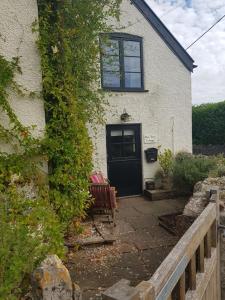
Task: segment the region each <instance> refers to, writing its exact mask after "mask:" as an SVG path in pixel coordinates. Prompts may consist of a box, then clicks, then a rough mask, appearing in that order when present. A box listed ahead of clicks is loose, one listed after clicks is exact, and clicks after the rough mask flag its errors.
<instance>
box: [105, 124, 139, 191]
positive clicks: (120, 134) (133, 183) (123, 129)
mask: <svg viewBox="0 0 225 300" xmlns="http://www.w3.org/2000/svg"><path fill="white" fill-rule="evenodd" d="M106 132H107V160H108V161H107V162H108V178H109V180H110V184H111V185H112V186H115V187H116V189H117V191H118V196H130V195H140V194H141V193H142V164H141V138H140V125H139V124H126V125H107V127H106Z"/></svg>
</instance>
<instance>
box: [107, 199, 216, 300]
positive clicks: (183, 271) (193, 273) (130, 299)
mask: <svg viewBox="0 0 225 300" xmlns="http://www.w3.org/2000/svg"><path fill="white" fill-rule="evenodd" d="M218 223H219V209H218V193H217V194H216V193H214V194H213V195H212V197H211V202H210V203H209V204H208V206H207V207H206V208H205V209H204V211H203V212H202V214H201V215H200V216H199V217H198V218H197V219H196V220H195V222H194V223H193V224H192V226H191V227H190V228H189V229H188V230H187V232H186V233H185V234H184V235H183V237H182V238H181V239H180V241H179V242H178V243H177V245H176V246H175V247H174V248H173V250H172V251H171V252H170V253H169V255H168V256H167V257H166V259H165V260H164V261H163V262H162V264H161V265H160V266H159V268H158V269H157V271H156V272H155V274H154V275H153V276H152V277H151V278H150V280H149V281H145V282H141V283H140V284H139V285H138V286H136V287H131V286H130V285H129V281H127V280H121V281H120V282H118V283H117V284H115V285H114V286H112V287H111V288H109V289H108V290H107V291H106V292H105V293H104V294H103V299H104V300H109V299H110V300H220V278H219V240H218V232H217V228H218Z"/></svg>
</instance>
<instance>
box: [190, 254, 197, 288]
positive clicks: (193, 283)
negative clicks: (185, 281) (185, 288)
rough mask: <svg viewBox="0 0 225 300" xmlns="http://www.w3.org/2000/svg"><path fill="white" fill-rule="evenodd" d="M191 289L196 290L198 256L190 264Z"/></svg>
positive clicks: (194, 256) (193, 257)
mask: <svg viewBox="0 0 225 300" xmlns="http://www.w3.org/2000/svg"><path fill="white" fill-rule="evenodd" d="M188 269H189V287H190V290H195V289H196V255H195V253H194V255H193V256H192V258H191V261H190V263H189V268H188Z"/></svg>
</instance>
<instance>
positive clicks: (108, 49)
mask: <svg viewBox="0 0 225 300" xmlns="http://www.w3.org/2000/svg"><path fill="white" fill-rule="evenodd" d="M102 50H103V55H105V54H107V55H119V41H117V40H109V41H107V42H106V43H105V44H103V45H102Z"/></svg>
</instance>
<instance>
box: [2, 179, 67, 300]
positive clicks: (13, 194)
mask: <svg viewBox="0 0 225 300" xmlns="http://www.w3.org/2000/svg"><path fill="white" fill-rule="evenodd" d="M43 196H44V195H40V197H38V199H27V198H26V197H24V195H22V194H20V193H18V192H17V187H16V186H15V185H12V186H11V187H9V189H8V191H7V194H5V193H4V194H3V193H1V194H0V299H7V300H14V299H20V296H21V294H23V292H24V289H25V290H26V289H27V284H28V283H29V281H27V284H26V283H25V282H26V277H28V275H29V273H30V272H32V270H33V269H34V267H36V266H37V264H38V263H39V262H40V261H41V260H42V259H43V258H44V257H45V255H46V254H53V253H56V254H58V255H59V256H62V255H63V249H64V247H63V235H62V233H61V232H62V228H61V226H60V224H59V222H58V219H57V217H56V215H55V213H54V212H53V209H52V208H51V206H50V205H49V202H48V201H47V200H46V198H45V197H43Z"/></svg>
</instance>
